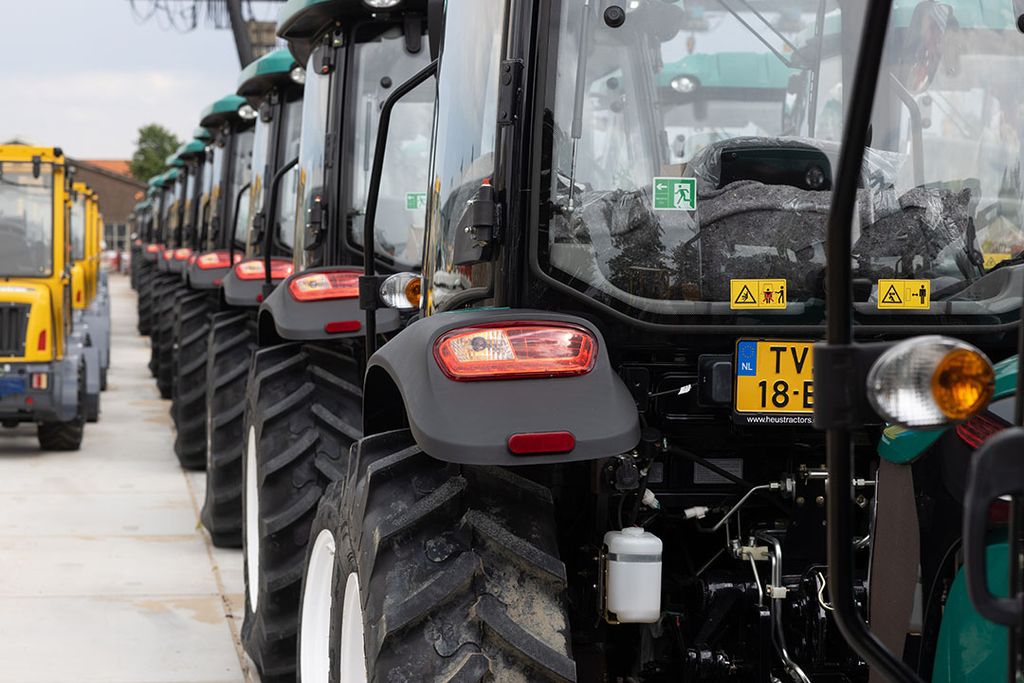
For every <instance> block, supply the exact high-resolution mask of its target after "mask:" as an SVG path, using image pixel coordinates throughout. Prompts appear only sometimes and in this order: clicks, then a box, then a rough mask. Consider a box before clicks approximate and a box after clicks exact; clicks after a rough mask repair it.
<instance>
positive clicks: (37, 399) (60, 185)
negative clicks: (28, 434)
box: [0, 145, 99, 450]
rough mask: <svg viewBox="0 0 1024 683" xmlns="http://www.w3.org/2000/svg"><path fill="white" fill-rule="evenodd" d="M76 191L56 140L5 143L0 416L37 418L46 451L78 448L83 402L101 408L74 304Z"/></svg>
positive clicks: (1, 153) (0, 170)
mask: <svg viewBox="0 0 1024 683" xmlns="http://www.w3.org/2000/svg"><path fill="white" fill-rule="evenodd" d="M72 193H73V191H72V188H71V185H70V182H69V177H68V174H67V166H66V162H65V158H64V155H63V152H61V150H60V149H59V148H49V147H46V148H44V147H28V146H22V145H3V146H0V340H2V344H0V363H2V369H0V421H2V423H3V424H4V426H14V425H16V424H18V423H22V422H33V423H35V424H36V425H38V433H39V442H40V446H41V447H42V448H43V449H44V450H77V449H78V448H79V446H80V444H81V441H82V435H83V431H84V422H85V419H86V417H87V412H88V410H89V406H87V402H94V403H95V406H94V407H95V409H96V411H97V413H98V394H99V387H98V377H99V367H98V358H97V356H96V354H95V352H94V350H90V349H87V348H86V344H85V340H84V335H83V330H82V329H81V328H82V326H81V324H80V323H77V324H76V314H75V313H73V311H74V310H75V309H74V302H73V294H72V291H73V284H72V280H73V279H75V278H73V268H74V258H73V255H72V248H73V243H72V239H71V235H70V229H69V228H70V226H69V224H68V217H69V211H68V209H69V204H70V202H69V195H70V194H72ZM81 207H82V208H81V213H80V217H81V220H82V227H81V234H82V237H81V240H82V244H83V247H84V234H85V215H86V211H85V204H84V197H82V204H81ZM83 258H84V256H83ZM83 270H84V269H83ZM77 279H78V280H79V281H80V282H81V283H82V284H81V285H80V289H79V290H78V291H79V292H81V296H82V298H83V300H84V297H85V285H84V281H85V277H84V273H83V274H82V275H80V276H79V277H78V278H77ZM93 378H95V380H96V381H95V386H94V387H93V388H92V389H93V390H92V391H90V387H89V385H90V384H93V382H91V381H89V380H91V379H93Z"/></svg>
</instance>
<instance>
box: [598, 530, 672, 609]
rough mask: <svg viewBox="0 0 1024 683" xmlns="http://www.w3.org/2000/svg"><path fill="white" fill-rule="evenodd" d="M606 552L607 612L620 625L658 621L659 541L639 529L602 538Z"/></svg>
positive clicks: (609, 533) (659, 583)
mask: <svg viewBox="0 0 1024 683" xmlns="http://www.w3.org/2000/svg"><path fill="white" fill-rule="evenodd" d="M604 544H605V546H606V547H607V548H608V560H607V561H608V581H607V584H606V587H605V590H606V600H607V604H608V611H609V612H611V613H613V614H614V615H615V617H616V618H617V619H618V620H619V622H621V623H627V624H652V623H654V622H656V621H658V619H659V618H660V617H661V548H662V543H661V539H660V538H658V537H657V536H655V535H654V534H652V533H650V532H647V531H644V530H643V529H641V528H640V527H635V526H634V527H626V528H625V529H623V530H622V531H609V532H608V533H606V534H605V535H604Z"/></svg>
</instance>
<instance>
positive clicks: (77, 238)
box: [68, 194, 85, 261]
mask: <svg viewBox="0 0 1024 683" xmlns="http://www.w3.org/2000/svg"><path fill="white" fill-rule="evenodd" d="M68 214H69V220H70V221H71V231H70V233H69V234H70V235H71V258H72V259H74V260H75V261H81V260H82V259H84V258H85V197H84V196H83V195H81V194H79V195H78V199H76V200H74V201H73V202H71V210H70V211H69V212H68Z"/></svg>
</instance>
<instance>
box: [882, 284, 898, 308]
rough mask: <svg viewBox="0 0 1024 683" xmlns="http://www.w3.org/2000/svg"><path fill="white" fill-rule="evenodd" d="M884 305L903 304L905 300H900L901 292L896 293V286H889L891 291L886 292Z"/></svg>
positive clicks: (883, 300) (883, 298) (883, 299)
mask: <svg viewBox="0 0 1024 683" xmlns="http://www.w3.org/2000/svg"><path fill="white" fill-rule="evenodd" d="M882 303H883V304H902V303H903V299H901V298H900V294H899V292H897V291H896V286H895V285H889V289H887V290H885V296H883V297H882Z"/></svg>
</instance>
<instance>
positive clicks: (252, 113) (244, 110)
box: [238, 103, 257, 121]
mask: <svg viewBox="0 0 1024 683" xmlns="http://www.w3.org/2000/svg"><path fill="white" fill-rule="evenodd" d="M256 116H257V112H256V110H255V109H254V108H253V107H252V105H251V104H248V103H246V104H243V105H242V106H241V107H239V108H238V118H240V119H245V120H246V121H252V120H253V119H254V118H256Z"/></svg>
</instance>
